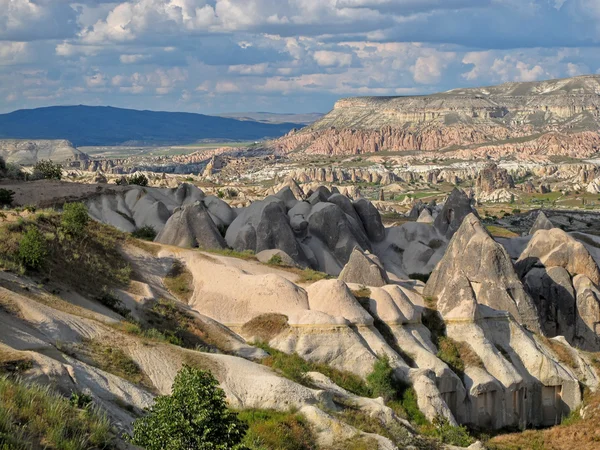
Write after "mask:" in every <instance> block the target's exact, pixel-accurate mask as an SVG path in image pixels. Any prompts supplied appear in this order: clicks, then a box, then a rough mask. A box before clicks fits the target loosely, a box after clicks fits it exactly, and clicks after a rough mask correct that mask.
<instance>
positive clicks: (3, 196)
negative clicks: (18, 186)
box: [0, 189, 15, 206]
mask: <svg viewBox="0 0 600 450" xmlns="http://www.w3.org/2000/svg"><path fill="white" fill-rule="evenodd" d="M14 197H15V191H11V190H10V189H0V205H2V206H7V205H8V206H10V205H12V202H13V199H14Z"/></svg>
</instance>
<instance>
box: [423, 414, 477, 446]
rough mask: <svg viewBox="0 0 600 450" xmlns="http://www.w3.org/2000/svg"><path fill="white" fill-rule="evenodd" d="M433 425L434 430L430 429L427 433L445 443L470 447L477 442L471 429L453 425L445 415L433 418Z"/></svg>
mask: <svg viewBox="0 0 600 450" xmlns="http://www.w3.org/2000/svg"><path fill="white" fill-rule="evenodd" d="M432 425H433V428H432V430H431V431H428V432H427V433H426V434H427V435H429V436H432V437H434V438H436V439H437V440H439V441H440V442H442V443H443V444H448V445H455V446H457V447H468V446H469V445H471V444H473V443H474V442H475V440H474V439H473V438H472V437H471V436H470V435H469V431H468V430H467V428H466V427H464V426H460V427H455V426H452V425H450V423H449V422H448V419H446V418H445V417H441V416H440V417H436V418H435V419H433V424H432Z"/></svg>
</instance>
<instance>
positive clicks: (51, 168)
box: [33, 160, 62, 180]
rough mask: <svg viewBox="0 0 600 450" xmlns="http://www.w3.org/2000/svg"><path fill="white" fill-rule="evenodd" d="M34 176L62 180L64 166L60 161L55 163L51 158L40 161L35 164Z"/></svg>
mask: <svg viewBox="0 0 600 450" xmlns="http://www.w3.org/2000/svg"><path fill="white" fill-rule="evenodd" d="M33 178H34V179H35V180H40V179H46V180H60V179H61V178H62V166H61V165H60V164H58V163H57V164H54V163H53V162H52V161H50V160H47V161H43V160H42V161H38V162H37V164H36V165H35V166H33Z"/></svg>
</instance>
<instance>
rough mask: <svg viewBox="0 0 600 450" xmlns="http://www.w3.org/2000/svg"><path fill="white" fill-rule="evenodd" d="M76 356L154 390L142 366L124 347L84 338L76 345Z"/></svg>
mask: <svg viewBox="0 0 600 450" xmlns="http://www.w3.org/2000/svg"><path fill="white" fill-rule="evenodd" d="M75 356H76V357H77V359H81V360H83V361H84V362H86V363H88V364H90V365H92V366H94V367H97V368H98V369H101V370H104V371H105V372H108V373H112V374H113V375H116V376H118V377H120V378H123V379H124V380H127V381H130V382H132V383H133V384H138V385H141V386H144V387H146V388H148V389H150V390H151V391H154V390H155V388H154V385H153V384H152V382H151V381H150V379H149V378H148V377H147V376H146V375H145V374H144V372H143V371H142V369H140V366H138V365H137V363H136V362H135V361H134V360H133V359H131V357H130V356H129V355H127V354H126V353H125V352H124V351H123V350H122V349H120V348H118V347H114V346H111V345H108V344H107V343H105V342H103V341H100V340H98V339H84V340H83V341H82V342H81V344H77V345H76V346H75Z"/></svg>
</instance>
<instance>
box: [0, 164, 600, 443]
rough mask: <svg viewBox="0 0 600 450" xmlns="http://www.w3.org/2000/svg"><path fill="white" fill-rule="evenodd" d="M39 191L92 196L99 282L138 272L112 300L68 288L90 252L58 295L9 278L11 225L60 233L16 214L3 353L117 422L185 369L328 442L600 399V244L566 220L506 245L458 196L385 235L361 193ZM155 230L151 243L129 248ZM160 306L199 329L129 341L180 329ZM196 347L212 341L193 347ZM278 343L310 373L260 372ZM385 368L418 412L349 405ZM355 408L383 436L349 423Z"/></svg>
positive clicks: (522, 415)
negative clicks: (193, 368) (293, 414)
mask: <svg viewBox="0 0 600 450" xmlns="http://www.w3.org/2000/svg"><path fill="white" fill-rule="evenodd" d="M487 178H489V179H496V178H498V179H504V178H505V177H504V174H503V173H502V174H501V175H500V176H499V177H495V176H494V177H487ZM45 184H47V185H48V186H47V189H46V192H47V197H46V198H45V199H44V202H45V203H44V204H45V205H49V204H52V202H53V200H54V202H55V203H54V204H61V203H59V200H60V199H62V200H63V202H64V199H65V198H69V200H71V201H74V200H79V201H83V202H85V204H86V206H87V208H88V211H89V214H90V216H91V217H92V218H94V219H95V222H94V223H95V224H94V225H93V228H90V230H96V231H94V233H99V232H102V233H112V234H106V236H109V235H111V236H117V237H116V239H118V240H117V242H116V243H117V248H119V249H120V250H119V253H118V255H120V256H117V255H113V254H112V253H107V254H106V257H109V256H110V257H111V258H116V259H114V261H113V260H111V261H113V262H112V263H111V264H110V265H109V266H100V267H99V268H98V269H97V274H96V279H97V281H94V283H96V282H101V280H102V279H103V278H102V277H103V276H104V275H103V274H104V271H107V270H109V267H113V270H117V269H118V268H119V267H123V268H125V267H129V269H130V271H131V272H130V273H131V275H125V272H123V271H120V272H118V273H119V275H118V276H116V278H115V279H121V278H123V277H129V278H127V279H125V278H124V279H123V282H122V283H121V284H118V283H117V284H114V285H113V286H108V287H109V289H110V292H111V295H112V296H114V298H116V299H117V300H111V301H110V302H109V303H106V302H107V300H106V299H104V300H100V299H101V298H104V297H98V296H97V294H96V295H94V294H92V292H94V289H91V290H89V289H84V286H83V285H81V284H80V281H75V280H77V279H78V275H77V270H86V269H85V267H84V266H82V264H83V265H85V264H91V263H93V261H95V260H94V259H93V258H92V259H88V258H86V259H85V260H83V261H80V262H79V263H75V262H74V261H73V262H70V263H65V262H63V263H60V262H58V261H57V262H56V264H62V265H63V266H64V265H65V264H67V267H66V269H67V270H66V271H65V272H58V273H62V275H60V276H55V277H54V280H53V281H52V282H50V283H49V284H47V282H41V279H43V278H44V277H45V275H44V270H46V269H42V272H41V273H39V274H38V273H36V272H35V271H33V272H30V271H26V272H25V274H24V275H23V274H22V272H19V271H16V272H15V271H14V269H11V267H13V266H10V265H7V262H8V261H11V260H12V259H11V258H12V256H11V254H10V253H6V252H9V251H10V250H8V249H10V248H11V247H10V245H9V244H8V243H9V242H11V240H12V239H15V235H14V233H18V232H19V230H25V229H27V226H29V227H40V229H41V230H42V232H44V233H46V234H49V232H50V230H51V229H52V228H47V227H48V225H45V224H46V223H47V222H45V221H48V220H50V222H49V223H52V220H59V219H52V217H56V216H53V215H52V214H56V213H50V216H49V217H50V218H49V219H48V218H41V219H40V218H37V215H36V214H33V215H32V216H30V217H28V218H26V219H25V223H23V222H21V224H19V225H14V226H12V225H11V222H10V219H9V218H8V217H7V218H6V219H5V220H6V221H7V223H6V224H4V225H2V226H3V230H4V231H3V232H4V233H5V234H6V236H5V239H4V244H3V247H2V249H3V250H2V251H3V252H5V253H6V254H4V256H3V258H4V259H3V261H5V262H4V263H3V264H4V268H5V271H4V272H0V286H2V288H1V289H2V299H1V300H0V301H1V302H2V303H1V305H2V307H1V308H0V321H2V323H4V325H5V326H3V327H2V331H0V343H1V345H2V347H1V349H2V351H3V352H5V353H7V354H10V355H13V357H15V355H17V356H18V357H21V358H26V359H28V360H30V361H31V364H30V365H29V366H28V368H27V369H26V370H24V371H23V372H22V373H21V376H23V377H26V378H27V379H31V380H36V381H37V382H41V383H53V384H55V385H57V386H58V387H59V388H60V390H61V391H63V392H72V391H78V392H85V393H87V394H89V395H91V396H92V397H93V399H94V401H96V402H97V403H98V404H99V405H100V406H101V407H102V408H104V409H105V410H106V411H107V412H108V414H109V417H110V418H111V420H112V421H113V422H114V423H115V424H117V426H118V427H120V429H122V430H125V431H127V430H128V429H129V427H130V424H131V422H132V421H133V419H134V418H135V417H136V415H137V414H139V412H138V411H140V410H141V408H143V407H145V406H148V405H149V404H151V402H152V401H153V398H154V396H155V395H156V394H161V393H167V392H168V391H169V388H170V385H171V383H172V381H173V377H174V376H175V373H176V372H177V370H178V368H179V367H181V365H182V364H183V363H184V362H185V363H189V362H190V361H193V362H194V364H196V365H197V366H199V367H202V368H205V369H210V370H211V371H212V372H213V374H214V375H215V376H216V377H217V378H218V380H219V382H220V385H221V387H222V388H223V389H224V390H225V393H226V395H227V399H228V401H229V403H230V405H232V406H233V407H236V408H238V409H242V410H243V409H248V408H260V409H274V410H279V411H282V412H285V411H288V410H289V409H290V408H295V409H296V410H297V411H298V412H299V414H301V415H302V416H303V417H304V418H305V420H306V421H307V422H308V423H309V424H310V427H311V428H312V429H313V430H315V433H316V434H315V436H316V437H315V439H317V441H318V445H319V448H324V449H326V448H330V447H332V445H333V444H334V443H335V442H337V441H339V440H346V439H350V438H353V437H354V438H356V439H359V440H361V439H366V440H369V441H368V442H370V444H368V446H367V447H366V448H382V449H393V448H405V447H406V446H407V445H413V446H415V447H417V448H432V447H427V446H426V445H433V446H434V447H433V448H441V447H442V446H443V445H444V444H443V443H442V442H443V440H442V441H436V440H435V439H433V440H428V439H432V438H428V437H427V436H428V435H427V431H426V430H427V429H430V428H427V427H426V426H424V425H417V424H416V422H415V420H418V421H421V420H424V421H425V422H429V423H431V424H436V423H447V424H448V426H450V427H453V426H457V425H459V424H464V425H467V426H468V427H469V428H470V429H472V430H487V431H493V430H500V429H504V428H513V429H524V428H530V427H532V426H533V427H540V426H552V425H555V424H557V423H560V422H561V420H562V419H563V418H565V417H567V416H569V414H571V413H573V414H577V411H578V410H579V408H580V406H581V405H582V404H583V405H586V400H585V399H584V397H583V396H582V391H581V389H580V385H583V386H585V387H586V388H587V389H589V390H591V391H595V390H596V389H597V386H598V382H599V378H598V376H599V374H598V372H597V369H596V366H595V364H596V363H595V361H597V360H596V358H597V356H596V354H597V353H596V352H599V351H600V338H599V335H598V328H597V326H598V323H600V291H599V290H598V289H599V283H600V270H599V269H598V265H597V264H598V262H599V261H600V250H599V249H600V239H599V238H596V237H595V236H593V235H590V234H586V233H585V232H578V233H566V232H565V231H563V230H561V229H560V228H554V225H553V223H552V221H551V220H552V219H549V218H548V217H545V216H543V215H540V216H539V217H537V220H536V222H535V224H534V226H533V229H532V230H531V231H532V232H533V234H532V235H526V236H522V237H514V238H502V239H500V238H498V239H494V238H493V237H492V236H491V234H490V232H489V231H488V230H487V229H486V226H485V225H484V224H483V222H482V219H481V218H480V217H479V214H478V213H477V211H476V210H475V209H474V205H475V200H474V199H473V198H472V197H469V196H468V195H467V194H466V193H464V192H463V191H462V190H459V189H455V190H453V191H452V192H451V193H450V195H449V197H448V198H447V199H446V201H445V202H444V203H439V204H422V205H421V206H420V207H418V208H416V210H415V212H414V215H415V216H417V217H415V219H416V220H415V219H413V220H411V221H408V222H407V223H404V224H402V225H395V226H388V227H386V226H384V225H383V223H382V220H381V216H380V214H379V212H378V211H377V209H376V208H375V206H374V205H373V204H372V203H371V202H370V201H369V200H367V199H364V198H356V199H353V198H349V197H348V195H347V192H346V194H344V193H340V192H337V191H336V190H335V189H334V190H333V191H332V190H329V189H327V188H325V187H319V188H317V189H315V190H314V191H313V192H304V191H303V190H302V189H301V188H300V186H298V185H297V184H294V183H291V182H290V183H289V184H288V185H286V186H284V187H282V188H281V189H279V190H278V191H277V192H275V193H274V195H271V196H268V197H267V198H263V199H262V200H257V201H254V202H252V204H251V205H250V206H249V207H232V206H231V205H229V204H228V203H226V202H225V201H224V200H223V199H221V198H219V197H218V196H211V195H207V194H206V193H205V192H203V191H202V190H201V189H199V188H197V187H195V186H193V185H191V184H181V185H179V186H178V187H176V188H151V187H145V188H143V187H139V186H115V187H110V185H106V184H105V185H97V186H93V185H84V186H89V188H85V189H81V190H79V195H77V189H75V188H76V187H77V185H76V184H75V183H59V184H56V183H55V184H52V183H49V182H45V181H40V182H34V183H22V184H21V185H20V186H21V190H20V191H19V194H18V195H19V198H20V199H24V198H26V197H27V196H29V199H34V197H33V194H32V193H33V192H38V191H39V190H40V189H41V188H43V186H44V185H45ZM60 186H62V191H61V188H60ZM66 189H70V192H67V191H66ZM51 197H52V198H51ZM45 214H47V213H45ZM44 217H47V216H45V215H44ZM550 217H552V216H550ZM27 224H29V225H27ZM88 226H90V227H91V226H92V225H88ZM97 227H100V228H97ZM113 227H116V228H117V229H119V230H121V231H119V232H117V231H116V230H115V231H109V230H114V228H113ZM150 227H151V228H152V229H153V230H154V231H155V232H156V233H157V235H156V237H155V239H154V241H155V242H154V243H142V242H141V241H137V240H136V239H133V238H124V237H121V236H127V234H122V233H137V232H140V231H141V230H146V229H149V228H150ZM115 233H116V234H115ZM89 239H92V241H89ZM93 239H94V238H93V237H89V238H88V242H95V241H94V240H93ZM105 239H107V238H105ZM111 239H115V238H111ZM66 242H69V241H66ZM77 242H79V241H73V244H68V245H76V243H77ZM81 242H82V243H84V242H85V241H81ZM86 245H88V246H89V245H91V247H88V248H89V249H94V248H95V247H94V246H95V245H96V244H90V243H88V244H86ZM57 248H58V247H57ZM61 248H63V247H61ZM64 248H66V247H64ZM56 251H58V250H56ZM90 251H95V250H90ZM61 252H62V250H61ZM50 254H51V255H62V254H63V253H56V254H55V253H50ZM111 255H112V256H111ZM53 257H54V256H53ZM88 261H91V262H89V263H88ZM53 264H54V263H53ZM68 264H71V265H72V264H77V265H79V266H80V267H78V268H75V267H76V266H73V269H69V267H71V266H69V265H68ZM174 268H177V269H176V271H174V270H175V269H174ZM70 270H73V271H74V273H73V274H70V273H69V271H70ZM119 270H121V269H119ZM115 273H116V272H115ZM174 274H175V275H174ZM177 274H186V275H185V280H186V281H185V283H186V286H187V287H185V290H181V291H175V290H173V287H169V286H172V285H171V284H170V281H169V280H170V277H173V276H177V277H179V276H183V275H177ZM113 276H114V275H113ZM178 280H179V282H180V283H181V282H182V281H181V280H183V278H182V279H179V278H178ZM46 284H47V285H46ZM96 292H97V291H96ZM182 292H185V294H184V296H183V297H182V296H181V293H182ZM178 293H179V294H178ZM164 302H169V304H170V305H173V306H170V307H169V308H176V309H175V310H180V311H182V312H181V314H185V316H184V317H188V319H185V322H182V323H185V324H186V325H185V327H188V328H185V329H188V330H189V331H190V332H191V333H192V335H189V336H188V335H187V334H181V335H180V334H176V336H180V338H179V339H180V340H172V341H166V342H165V341H160V340H159V341H157V340H156V339H155V338H152V339H154V340H152V339H150V338H148V337H146V336H150V335H144V334H143V333H142V334H136V332H134V333H132V332H131V331H127V330H130V329H131V327H132V325H128V324H130V323H131V320H132V318H133V319H135V323H138V324H139V325H138V326H141V327H142V329H144V327H146V326H148V327H152V326H154V327H158V326H160V327H167V328H161V329H162V331H161V332H162V333H167V332H168V331H169V328H168V326H170V325H168V323H169V322H168V320H167V322H163V321H160V320H158V319H157V318H156V317H154V316H152V314H156V313H157V312H160V311H163V309H161V308H162V307H161V306H160V305H164V304H165V303H164ZM107 305H108V306H107ZM157 305H159V306H157ZM169 311H170V310H169ZM152 317H154V318H152ZM177 317H180V316H177ZM148 320H151V321H150V322H148ZM165 320H166V319H165ZM170 320H171V319H170ZM179 326H180V327H181V326H183V325H181V323H180V325H179ZM189 327H191V328H189ZM174 329H175V328H173V329H172V330H174ZM177 329H178V330H181V328H177ZM193 330H200V331H198V332H197V331H193ZM180 332H181V331H178V332H177V333H180ZM153 333H155V334H154V335H156V332H153ZM194 333H199V334H195V335H194ZM193 336H196V337H195V338H194V339H200V341H201V342H202V344H201V345H200V346H198V344H197V343H198V342H200V341H198V340H196V341H193V340H192V341H190V342H196V344H194V345H193V346H190V345H189V344H186V342H188V341H187V340H188V339H192V338H193ZM149 339H150V340H149ZM98 342H104V343H106V344H107V345H110V346H112V347H113V348H118V349H120V350H121V351H122V352H123V353H124V354H125V355H126V356H127V358H130V359H131V360H132V361H133V362H134V363H135V365H136V367H138V368H139V378H137V380H138V381H134V382H132V381H131V380H129V379H127V377H125V378H123V374H122V373H119V372H118V371H117V372H115V371H114V368H111V367H110V366H98V364H99V363H98V362H94V361H96V360H94V358H93V354H94V353H93V352H94V350H93V349H94V348H96V349H97V347H94V346H97V345H99V344H98ZM92 343H94V344H93V345H92ZM256 344H260V345H259V346H258V347H257V346H256ZM207 348H210V349H211V350H210V352H207V351H206V350H205V349H207ZM265 349H267V350H265ZM265 351H268V352H275V351H278V352H281V355H286V354H287V355H296V357H299V358H302V359H303V360H305V361H307V364H312V365H313V366H311V367H313V368H315V369H314V370H313V371H312V372H310V373H308V374H307V375H306V376H307V377H308V378H303V379H302V380H304V381H299V379H289V376H288V375H286V373H285V372H282V371H281V369H277V368H274V369H273V368H269V367H267V366H265V363H266V362H267V361H270V360H269V358H267V356H268V354H267V353H265ZM2 354H4V353H2ZM278 354H279V353H278ZM282 357H283V356H282ZM90 358H91V359H90ZM381 358H385V361H388V364H389V365H390V367H391V371H392V373H393V377H394V379H395V383H398V386H410V389H412V392H414V394H411V395H414V398H415V401H416V405H417V406H416V408H417V409H416V410H415V411H418V414H421V415H422V417H423V419H417V418H416V417H417V416H415V414H416V412H415V411H412V410H411V409H410V408H409V404H408V403H406V401H407V400H403V402H404V403H402V406H398V405H396V404H394V403H393V402H392V403H389V402H386V400H385V399H382V398H380V399H374V398H369V396H368V395H365V393H364V392H362V391H361V393H358V391H355V392H354V393H352V389H351V390H350V391H348V386H346V384H344V382H343V381H342V379H341V378H339V377H338V376H337V374H338V373H346V374H352V375H353V376H355V377H358V379H362V380H363V383H366V380H367V379H368V378H369V375H370V373H371V372H372V371H373V370H374V366H375V364H376V363H377V362H378V361H380V360H381ZM17 359H18V358H17ZM325 368H327V370H325ZM111 371H113V372H112V373H111ZM336 371H337V372H336ZM66 373H68V374H70V375H69V376H65V374H66ZM139 380H145V381H139ZM308 380H310V381H308ZM338 383H340V384H341V385H343V386H340V384H338ZM344 386H346V389H344V388H343V387H344ZM403 389H405V388H403ZM348 405H354V406H352V408H354V410H355V411H359V412H357V413H353V414H361V415H363V416H364V417H368V418H370V419H369V420H371V421H374V423H378V424H379V425H378V426H379V428H377V429H378V430H379V431H375V432H374V431H373V430H374V428H372V427H368V428H364V430H362V428H361V425H360V424H359V423H357V422H356V421H352V420H350V419H349V418H348V417H349V416H348V410H347V408H349V406H348ZM407 408H408V409H407ZM407 411H412V412H410V413H407ZM365 420H366V419H365ZM440 420H442V422H440ZM425 422H419V423H425ZM429 426H433V427H434V428H433V429H435V426H436V425H429ZM440 426H441V425H440ZM441 429H442V428H440V430H441ZM361 430H362V431H361ZM365 430H366V431H365ZM391 430H394V431H391ZM440 433H441V431H440ZM426 442H428V443H426ZM472 442H474V440H471V441H469V444H470V443H472ZM469 444H466V445H469ZM500 448H502V447H500Z"/></svg>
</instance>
